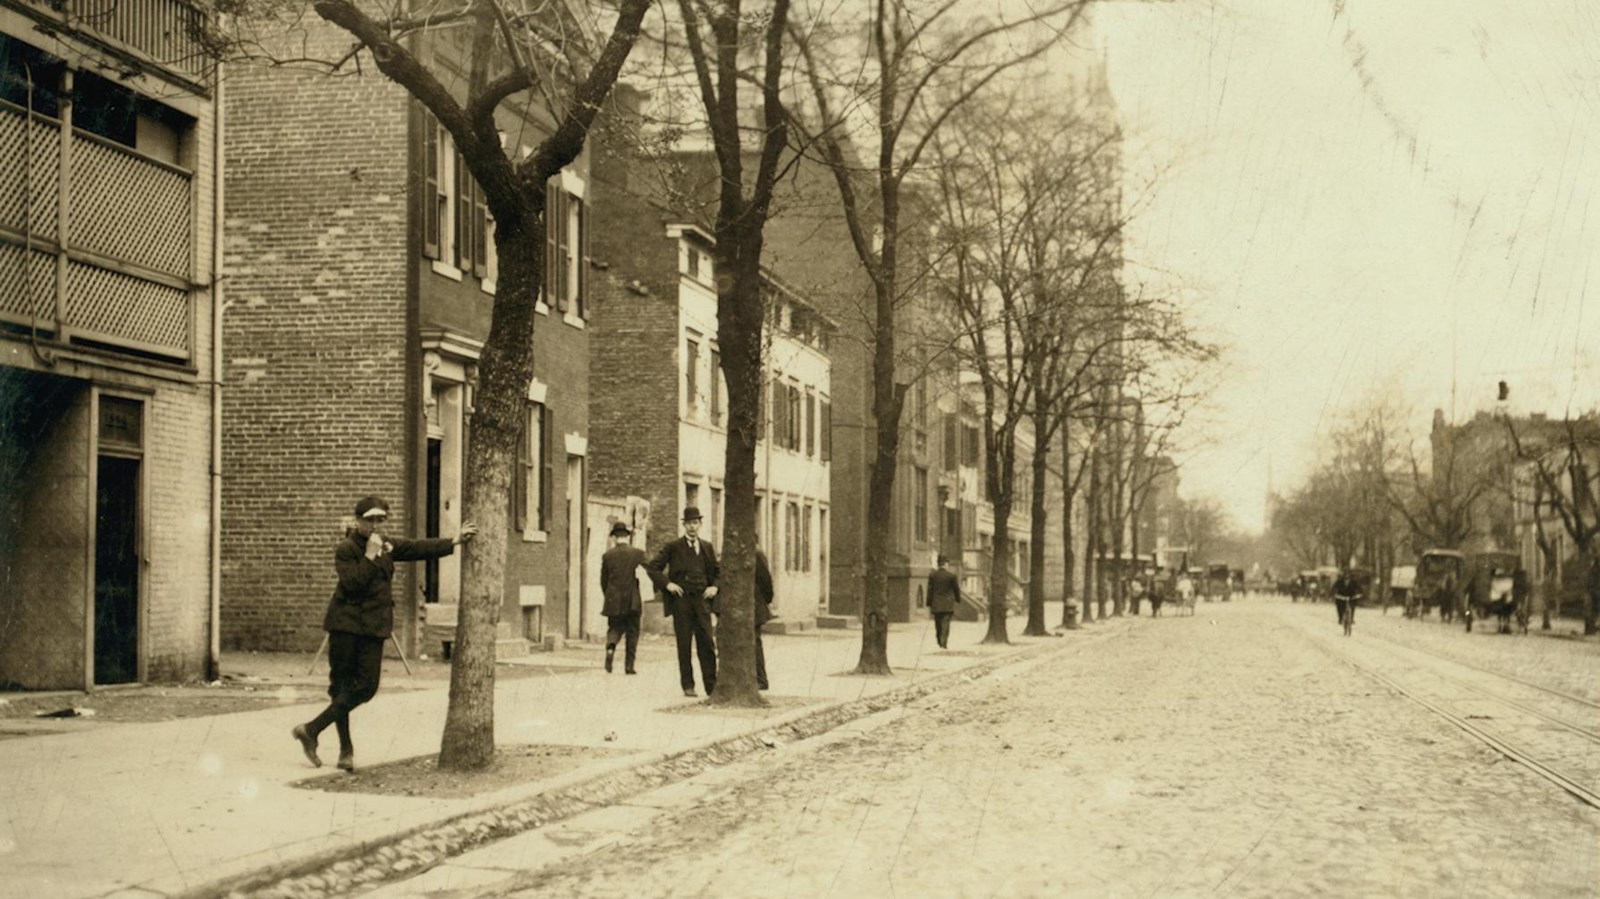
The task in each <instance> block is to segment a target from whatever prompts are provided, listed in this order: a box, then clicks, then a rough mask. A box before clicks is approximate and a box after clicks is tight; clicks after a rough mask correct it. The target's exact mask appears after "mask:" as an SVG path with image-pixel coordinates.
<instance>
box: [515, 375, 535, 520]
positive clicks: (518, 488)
mask: <svg viewBox="0 0 1600 899" xmlns="http://www.w3.org/2000/svg"><path fill="white" fill-rule="evenodd" d="M533 410H534V406H532V405H531V404H528V405H525V406H524V407H523V410H522V421H521V427H520V428H519V429H518V431H517V470H516V476H515V477H514V478H512V483H511V509H512V516H513V519H514V520H515V522H516V528H517V530H519V531H525V530H527V529H528V477H529V475H530V474H531V473H532V472H530V471H529V469H530V468H531V467H532V466H533V459H532V455H533V454H532V453H531V452H530V451H529V449H528V441H529V440H531V439H532V438H533V434H532V433H530V426H531V425H532V424H533V421H532V418H533Z"/></svg>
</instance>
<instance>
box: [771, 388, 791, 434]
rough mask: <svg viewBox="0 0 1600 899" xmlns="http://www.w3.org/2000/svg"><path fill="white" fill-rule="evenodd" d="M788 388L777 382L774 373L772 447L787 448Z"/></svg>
mask: <svg viewBox="0 0 1600 899" xmlns="http://www.w3.org/2000/svg"><path fill="white" fill-rule="evenodd" d="M788 390H789V388H788V387H787V386H785V385H784V383H783V382H782V381H780V380H778V375H777V373H776V372H774V373H773V376H772V445H773V446H779V447H787V446H788V445H789V393H788Z"/></svg>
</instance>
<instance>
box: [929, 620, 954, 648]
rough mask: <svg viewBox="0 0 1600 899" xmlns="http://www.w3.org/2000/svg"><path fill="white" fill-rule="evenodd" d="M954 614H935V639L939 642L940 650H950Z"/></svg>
mask: <svg viewBox="0 0 1600 899" xmlns="http://www.w3.org/2000/svg"><path fill="white" fill-rule="evenodd" d="M954 614H955V613H954V612H934V613H933V637H934V639H935V640H938V641H939V648H940V649H949V648H950V617H951V616H952V615H954Z"/></svg>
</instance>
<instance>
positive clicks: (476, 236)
mask: <svg viewBox="0 0 1600 899" xmlns="http://www.w3.org/2000/svg"><path fill="white" fill-rule="evenodd" d="M469 180H470V181H471V182H472V273H473V274H474V275H477V276H478V277H480V278H485V277H488V275H489V252H488V248H489V204H488V203H486V202H484V199H483V188H481V187H479V186H478V180H477V179H476V178H471V179H469Z"/></svg>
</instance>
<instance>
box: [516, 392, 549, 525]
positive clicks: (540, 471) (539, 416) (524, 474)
mask: <svg viewBox="0 0 1600 899" xmlns="http://www.w3.org/2000/svg"><path fill="white" fill-rule="evenodd" d="M552 422H553V417H552V416H551V414H550V407H548V406H546V405H545V404H544V403H534V402H530V403H528V404H527V405H525V406H524V407H523V413H522V437H521V439H519V440H518V441H517V468H516V471H515V472H514V474H513V478H512V493H511V505H512V513H513V516H514V519H513V520H514V521H515V524H516V528H517V530H519V531H523V532H527V531H529V530H530V529H531V530H533V531H537V532H541V533H542V532H548V531H549V529H550V486H551V476H550V475H551V465H552V462H551V449H550V447H551V440H550V434H551V433H552V428H553V424H552Z"/></svg>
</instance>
